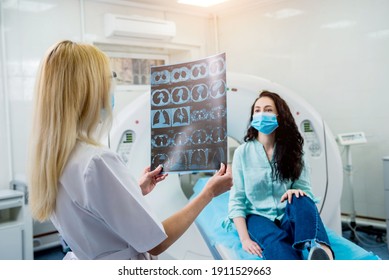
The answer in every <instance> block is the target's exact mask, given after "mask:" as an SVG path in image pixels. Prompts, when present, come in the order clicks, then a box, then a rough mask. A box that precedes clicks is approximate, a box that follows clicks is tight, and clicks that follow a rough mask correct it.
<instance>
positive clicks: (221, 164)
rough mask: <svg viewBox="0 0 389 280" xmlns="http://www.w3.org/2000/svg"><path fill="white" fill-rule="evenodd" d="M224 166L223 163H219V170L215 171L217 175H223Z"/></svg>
mask: <svg viewBox="0 0 389 280" xmlns="http://www.w3.org/2000/svg"><path fill="white" fill-rule="evenodd" d="M225 169H226V166H225V165H224V163H220V169H219V170H218V171H217V175H223V174H224V173H225Z"/></svg>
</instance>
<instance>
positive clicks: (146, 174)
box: [138, 166, 168, 195]
mask: <svg viewBox="0 0 389 280" xmlns="http://www.w3.org/2000/svg"><path fill="white" fill-rule="evenodd" d="M161 171H162V166H158V167H157V168H155V169H154V170H153V171H150V167H146V168H145V169H144V170H143V175H142V177H140V179H139V181H138V183H139V186H140V188H141V190H142V194H143V195H146V194H148V193H150V192H151V191H152V190H153V189H154V188H155V186H156V185H157V184H158V183H159V182H161V181H163V180H165V178H166V177H167V175H168V174H167V173H166V174H163V175H162V174H161Z"/></svg>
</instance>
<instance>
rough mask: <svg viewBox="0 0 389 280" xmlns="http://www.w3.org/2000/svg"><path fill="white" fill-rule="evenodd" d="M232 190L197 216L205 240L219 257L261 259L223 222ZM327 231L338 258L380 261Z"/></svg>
mask: <svg viewBox="0 0 389 280" xmlns="http://www.w3.org/2000/svg"><path fill="white" fill-rule="evenodd" d="M208 179H209V178H201V179H199V180H198V181H197V183H196V185H195V186H194V188H193V191H194V193H193V195H192V196H191V198H190V199H193V198H194V197H196V196H197V195H198V194H199V193H200V192H201V190H202V189H203V187H204V186H205V184H206V182H207V181H208ZM228 196H229V192H227V193H224V194H222V195H220V196H218V197H216V198H214V199H213V200H212V202H211V203H210V204H208V205H207V206H206V208H205V209H204V210H203V211H202V212H201V213H200V215H199V216H198V218H197V219H196V225H197V227H198V228H199V231H200V232H201V234H202V236H203V237H204V239H205V242H206V243H207V245H208V247H209V249H210V250H211V252H212V255H213V257H214V258H215V259H219V260H220V259H229V260H240V259H247V260H250V259H251V260H253V259H258V260H260V259H261V258H259V257H258V256H254V255H251V254H249V253H247V252H246V251H244V250H243V249H242V246H241V243H240V240H239V236H238V233H237V231H236V229H235V228H234V227H232V229H230V230H229V231H227V230H226V229H225V228H223V227H222V223H223V221H224V220H225V218H226V217H227V212H228ZM327 233H328V236H329V239H330V242H331V245H332V249H333V250H334V253H335V258H336V260H379V259H380V258H379V257H378V256H377V255H375V254H374V253H372V252H369V251H366V250H365V249H363V248H362V247H360V246H358V245H356V244H355V243H353V242H351V241H349V240H347V239H346V238H344V237H341V236H339V235H338V234H336V233H335V232H334V231H332V230H331V229H329V228H327Z"/></svg>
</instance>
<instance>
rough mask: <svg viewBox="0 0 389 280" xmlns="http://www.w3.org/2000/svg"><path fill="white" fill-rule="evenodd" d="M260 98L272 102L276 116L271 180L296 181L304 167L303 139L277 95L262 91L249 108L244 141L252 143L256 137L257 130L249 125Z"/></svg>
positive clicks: (285, 106) (282, 101)
mask: <svg viewBox="0 0 389 280" xmlns="http://www.w3.org/2000/svg"><path fill="white" fill-rule="evenodd" d="M261 97H269V98H271V99H272V100H273V102H274V104H275V106H276V109H277V112H278V116H277V121H278V128H277V129H276V130H275V144H276V149H275V150H274V155H273V159H274V163H273V166H272V167H273V178H275V179H278V180H280V181H287V180H291V181H292V182H294V181H295V180H297V179H298V178H299V177H300V175H301V172H302V170H303V167H304V161H303V145H304V138H303V137H302V136H301V134H300V132H299V130H298V128H297V125H296V122H295V120H294V118H293V115H292V113H291V112H290V109H289V106H288V105H287V103H286V102H285V100H283V99H282V98H281V97H280V96H279V95H278V94H277V93H273V92H270V91H263V92H262V93H261V94H260V95H259V97H258V98H257V99H255V101H254V103H253V105H252V106H251V112H250V122H249V128H248V130H247V133H246V136H245V137H244V141H245V142H248V141H253V140H255V139H256V138H257V136H258V130H256V129H255V128H254V127H252V126H251V125H250V123H251V121H252V120H253V113H254V106H255V103H256V102H257V100H258V99H259V98H261Z"/></svg>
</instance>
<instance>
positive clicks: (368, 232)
mask: <svg viewBox="0 0 389 280" xmlns="http://www.w3.org/2000/svg"><path fill="white" fill-rule="evenodd" d="M343 237H345V238H347V239H349V240H351V241H353V242H354V243H356V244H358V245H359V246H361V247H362V248H364V249H365V250H367V251H371V252H373V253H374V254H376V255H377V256H378V257H380V258H381V259H382V260H389V250H388V246H387V239H386V231H384V230H380V229H374V228H370V227H357V230H355V229H354V230H350V227H349V226H347V225H344V226H343ZM64 256H65V253H64V252H63V249H62V247H61V246H59V247H55V248H51V249H47V250H44V251H40V252H36V253H35V254H34V259H36V260H62V259H63V257H64Z"/></svg>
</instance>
